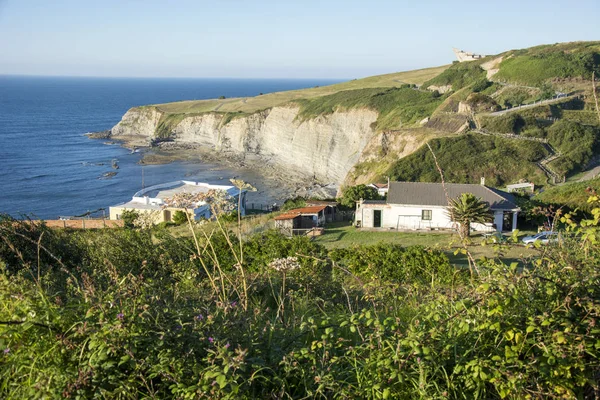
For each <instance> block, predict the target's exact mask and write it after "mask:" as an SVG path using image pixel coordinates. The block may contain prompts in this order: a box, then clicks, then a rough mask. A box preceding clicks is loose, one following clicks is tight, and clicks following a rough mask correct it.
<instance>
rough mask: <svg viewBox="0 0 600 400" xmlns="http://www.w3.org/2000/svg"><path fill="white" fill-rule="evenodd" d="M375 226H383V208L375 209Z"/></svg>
mask: <svg viewBox="0 0 600 400" xmlns="http://www.w3.org/2000/svg"><path fill="white" fill-rule="evenodd" d="M373 227H374V228H381V210H373Z"/></svg>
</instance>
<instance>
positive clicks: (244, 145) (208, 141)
mask: <svg viewBox="0 0 600 400" xmlns="http://www.w3.org/2000/svg"><path fill="white" fill-rule="evenodd" d="M298 113H299V108H298V107H294V106H282V107H274V108H271V109H267V110H264V111H260V112H256V113H253V114H250V115H244V116H239V117H235V118H233V119H229V120H227V119H226V116H225V114H221V113H216V112H209V113H204V114H190V115H178V116H177V122H176V123H173V124H172V125H171V126H170V132H169V140H172V141H174V142H175V143H176V144H182V145H189V144H191V145H198V146H199V147H201V148H202V149H206V150H214V151H216V152H217V153H222V154H223V155H226V154H234V155H239V156H247V155H254V156H258V157H259V159H260V160H261V161H264V162H268V163H269V164H271V165H274V166H276V167H277V168H280V169H281V173H282V175H289V176H302V177H306V178H314V179H315V180H317V181H318V182H320V183H323V184H335V185H336V186H339V185H341V184H342V183H343V182H344V180H345V178H346V176H347V174H348V172H349V171H350V170H351V169H352V168H353V167H354V165H355V164H356V163H357V162H358V160H359V159H360V157H361V154H362V152H363V150H364V148H365V147H366V146H367V144H368V143H369V141H370V140H371V139H372V138H373V136H374V131H373V128H372V126H373V124H374V123H375V121H376V120H377V117H378V113H377V112H375V111H371V110H367V109H354V110H349V111H344V112H334V113H332V114H329V115H324V116H319V117H316V118H312V119H306V120H303V119H301V118H299V116H298ZM166 117H167V116H166V115H164V114H163V113H162V112H161V111H160V110H159V109H157V108H154V107H152V106H146V107H136V108H132V109H130V110H129V111H128V112H127V113H126V114H125V115H124V116H123V118H122V120H121V121H120V122H119V123H118V124H117V125H116V126H115V127H113V128H112V130H111V135H112V137H113V138H115V139H122V140H127V141H129V142H132V141H136V140H137V141H138V143H141V142H144V143H148V142H149V141H150V140H152V139H156V138H157V132H158V128H159V126H160V124H161V123H164V120H165V118H166Z"/></svg>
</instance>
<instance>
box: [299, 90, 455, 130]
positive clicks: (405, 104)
mask: <svg viewBox="0 0 600 400" xmlns="http://www.w3.org/2000/svg"><path fill="white" fill-rule="evenodd" d="M443 99H444V97H435V96H434V95H433V94H432V93H431V92H426V91H420V90H415V89H414V88H412V87H411V86H410V85H404V86H402V87H400V88H372V89H357V90H345V91H341V92H337V93H335V94H331V95H327V96H322V97H317V98H314V99H302V100H296V101H295V102H296V103H298V104H299V105H300V112H299V114H298V116H299V118H301V119H310V118H316V117H318V116H321V115H328V114H332V113H334V112H335V111H344V110H351V109H357V108H367V109H370V110H373V111H377V112H378V113H379V116H378V118H377V122H376V129H377V130H378V131H382V130H387V129H398V128H400V127H402V126H405V125H411V124H415V123H417V122H419V121H421V120H422V119H423V118H425V117H428V116H430V115H431V114H432V113H433V111H434V110H435V109H436V108H437V107H438V106H439V105H440V104H441V103H442V101H443Z"/></svg>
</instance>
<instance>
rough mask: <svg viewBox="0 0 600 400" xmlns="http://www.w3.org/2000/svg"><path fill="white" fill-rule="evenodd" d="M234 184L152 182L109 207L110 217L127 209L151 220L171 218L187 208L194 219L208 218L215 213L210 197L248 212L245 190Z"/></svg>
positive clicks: (244, 212) (157, 220)
mask: <svg viewBox="0 0 600 400" xmlns="http://www.w3.org/2000/svg"><path fill="white" fill-rule="evenodd" d="M239 196H240V190H239V189H238V188H237V187H235V186H230V185H211V184H209V183H203V182H193V181H184V180H181V181H175V182H169V183H163V184H159V185H154V186H150V187H148V188H146V189H142V190H140V191H139V192H137V193H135V194H134V195H133V197H132V199H131V200H130V201H128V202H127V203H123V204H118V205H115V206H112V207H110V219H111V220H118V219H121V216H122V215H123V212H124V211H126V210H131V211H136V212H138V213H139V214H146V215H148V216H149V217H150V219H151V220H152V222H154V223H160V222H170V221H172V220H173V214H174V213H175V212H176V211H186V210H187V212H188V213H189V214H190V215H193V216H194V219H195V220H199V219H201V218H206V219H209V218H210V217H211V216H212V211H211V201H215V199H216V198H219V200H224V201H227V202H228V204H229V205H230V208H231V210H235V209H237V206H238V204H240V205H241V207H240V210H239V211H240V214H241V215H242V216H243V215H245V214H246V190H242V192H241V201H239V199H238V197H239Z"/></svg>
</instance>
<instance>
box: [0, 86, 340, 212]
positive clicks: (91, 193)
mask: <svg viewBox="0 0 600 400" xmlns="http://www.w3.org/2000/svg"><path fill="white" fill-rule="evenodd" d="M337 82H338V81H330V80H310V79H309V80H304V79H301V80H300V79H216V78H191V79H185V78H114V77H96V78H94V77H66V76H39V75H32V76H30V75H10V76H9V75H0V92H1V93H3V96H2V98H0V159H2V160H3V167H2V169H0V184H2V187H3V190H2V193H0V213H6V214H9V215H10V216H12V217H21V216H30V217H32V218H41V219H54V218H58V217H59V216H69V215H79V214H83V213H85V212H87V211H93V210H97V209H101V208H108V207H110V206H111V205H115V204H118V203H121V202H124V201H127V200H129V199H130V198H131V196H132V195H133V193H135V192H136V191H137V190H139V189H140V188H141V181H142V178H141V177H142V166H141V165H140V164H138V163H139V161H140V159H141V157H142V154H140V153H134V154H131V151H130V150H128V149H126V148H123V147H122V146H120V145H106V144H105V143H106V141H103V140H92V139H89V138H88V137H86V136H85V133H89V132H97V131H104V130H107V129H111V128H112V127H113V126H114V125H116V124H117V123H118V122H119V121H120V119H121V117H122V116H123V114H125V112H126V111H127V110H128V109H129V108H131V107H135V106H141V105H146V104H159V103H166V102H173V101H185V100H202V99H211V98H217V97H219V96H225V97H228V98H231V97H249V96H255V95H258V94H260V93H271V92H278V91H284V90H295V89H302V88H306V87H313V86H322V85H327V84H333V83H337ZM113 160H116V162H117V164H118V165H119V169H118V170H117V169H113V168H112V163H113ZM143 170H144V179H145V184H146V186H149V185H152V184H158V183H163V182H169V181H174V180H179V179H184V178H185V179H195V180H198V181H204V182H209V183H223V181H226V180H227V179H229V178H231V177H233V176H238V177H241V178H243V179H247V180H248V181H251V182H252V183H254V184H255V186H258V187H259V192H258V193H257V194H255V196H260V197H259V198H255V201H256V202H259V201H258V200H264V203H265V204H269V203H273V202H276V201H278V200H279V199H277V198H276V197H275V196H274V193H275V191H276V187H275V186H273V185H272V186H271V187H269V185H270V182H268V181H266V180H264V179H263V178H262V177H261V176H260V175H259V174H255V173H252V172H251V171H240V170H237V169H236V168H231V167H230V166H225V165H218V164H215V163H203V162H202V160H201V159H200V158H198V160H195V161H177V162H173V163H170V164H166V165H146V166H143ZM110 172H116V173H117V174H116V175H115V176H113V177H109V176H108V175H110V174H109V173H110Z"/></svg>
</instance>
